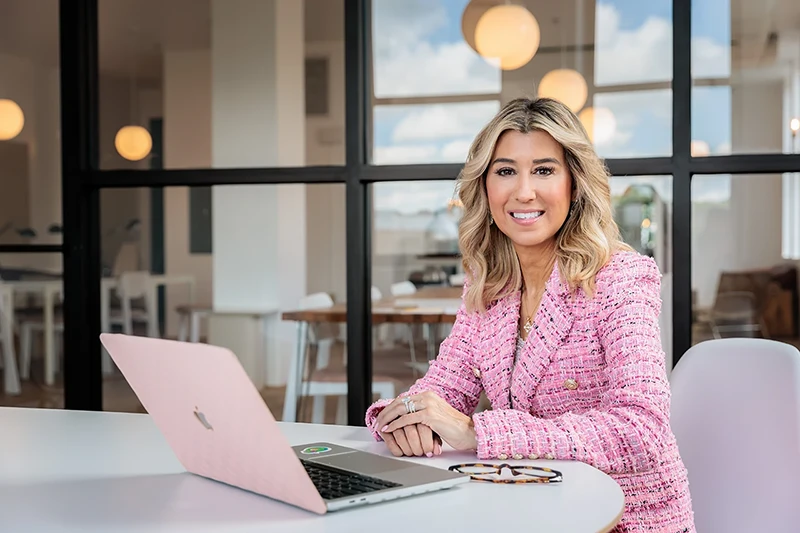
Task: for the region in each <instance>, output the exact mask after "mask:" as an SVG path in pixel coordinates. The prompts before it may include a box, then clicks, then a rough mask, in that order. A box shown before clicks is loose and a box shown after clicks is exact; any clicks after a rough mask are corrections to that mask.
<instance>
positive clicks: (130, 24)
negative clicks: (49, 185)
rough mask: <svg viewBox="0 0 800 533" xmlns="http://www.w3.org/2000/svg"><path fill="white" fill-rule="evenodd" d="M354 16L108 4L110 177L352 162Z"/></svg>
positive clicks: (233, 5) (105, 123) (105, 53)
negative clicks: (348, 123)
mask: <svg viewBox="0 0 800 533" xmlns="http://www.w3.org/2000/svg"><path fill="white" fill-rule="evenodd" d="M343 6H344V4H343V2H342V1H333V2H332V1H329V0H302V1H301V0H297V1H293V2H279V1H275V0H267V1H264V0H229V1H228V0H211V1H210V2H200V3H198V2H194V1H192V0H171V1H169V2H163V3H161V4H154V5H153V6H151V8H148V9H141V8H140V7H139V2H136V1H134V0H100V2H99V41H100V43H99V60H100V65H99V76H100V79H99V83H100V168H103V169H116V168H135V169H148V168H153V167H156V168H161V167H162V166H163V168H230V167H240V168H241V167H285V166H306V165H340V164H344V116H345V113H344V7H343ZM124 128H127V129H124Z"/></svg>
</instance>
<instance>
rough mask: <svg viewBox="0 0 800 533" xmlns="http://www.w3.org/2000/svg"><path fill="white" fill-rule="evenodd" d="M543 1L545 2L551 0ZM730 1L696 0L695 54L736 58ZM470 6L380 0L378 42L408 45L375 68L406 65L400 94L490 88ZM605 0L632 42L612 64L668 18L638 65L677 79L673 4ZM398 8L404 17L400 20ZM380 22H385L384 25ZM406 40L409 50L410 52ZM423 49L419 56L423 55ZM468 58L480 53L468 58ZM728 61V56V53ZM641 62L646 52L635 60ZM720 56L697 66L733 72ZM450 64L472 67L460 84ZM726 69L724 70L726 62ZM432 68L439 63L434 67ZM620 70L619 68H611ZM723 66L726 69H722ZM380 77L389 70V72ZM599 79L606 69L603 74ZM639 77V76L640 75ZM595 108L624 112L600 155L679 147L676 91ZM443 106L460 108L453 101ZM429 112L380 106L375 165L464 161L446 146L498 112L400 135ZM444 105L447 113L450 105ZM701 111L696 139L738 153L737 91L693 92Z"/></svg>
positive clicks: (646, 76) (608, 97)
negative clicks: (435, 131)
mask: <svg viewBox="0 0 800 533" xmlns="http://www.w3.org/2000/svg"><path fill="white" fill-rule="evenodd" d="M540 1H542V2H544V1H545V0H540ZM729 2H730V0H695V1H693V2H692V20H693V26H692V38H693V42H696V44H695V46H694V47H693V53H694V52H696V51H698V50H700V48H701V46H706V47H708V46H710V47H711V48H712V49H714V50H712V51H716V53H718V54H719V53H722V54H724V53H725V51H727V54H729V53H730V52H729V51H728V50H729V43H730V28H729V23H728V21H729V20H730V5H729ZM467 4H468V0H374V2H373V5H374V7H373V12H374V13H378V15H376V27H375V28H374V31H375V34H376V42H378V41H380V43H382V44H383V46H384V49H383V50H384V51H386V50H389V52H388V53H389V54H392V53H394V51H395V49H397V50H399V51H398V52H397V57H393V58H387V59H385V60H383V59H382V58H381V57H380V55H379V54H377V53H376V72H377V71H378V70H379V68H380V67H381V66H386V64H384V65H381V64H380V62H381V61H385V62H389V61H390V59H391V60H397V61H398V63H397V67H398V68H394V69H389V70H388V74H389V75H392V76H396V77H397V82H396V83H402V84H404V86H403V89H402V90H403V91H407V92H400V93H398V95H412V94H414V93H413V86H414V83H409V80H410V81H411V82H417V83H418V86H419V87H420V89H418V92H417V93H416V94H417V95H422V94H424V92H425V90H426V88H429V87H433V86H434V85H436V84H437V83H439V85H440V87H439V89H438V90H437V89H431V90H432V91H433V92H432V93H429V94H468V93H469V92H470V91H471V92H476V91H475V90H474V89H471V88H470V87H471V86H472V84H476V83H483V84H484V85H483V86H484V87H491V86H492V76H493V75H495V76H496V79H498V78H499V75H500V73H497V72H495V73H494V74H493V72H494V71H493V70H492V69H490V68H487V66H486V65H485V64H483V63H481V61H482V60H480V58H479V57H478V56H477V54H475V53H474V52H472V51H471V50H469V49H468V48H466V44H465V43H464V40H463V36H462V34H461V14H462V12H463V10H464V8H465V6H466V5H467ZM527 5H528V6H530V9H531V11H532V12H533V13H534V15H535V14H536V13H535V5H536V4H535V3H533V2H532V1H530V0H529V1H528V2H527ZM601 6H602V7H604V8H609V7H610V8H613V11H614V12H615V14H616V16H617V17H618V27H617V31H615V32H613V33H614V35H612V37H615V36H616V34H620V35H626V36H627V39H628V40H624V39H625V38H624V37H621V38H620V39H623V40H620V42H619V47H617V48H613V45H612V47H611V48H610V49H609V50H610V51H609V52H608V53H610V54H614V55H611V56H607V57H610V58H611V61H612V63H613V62H614V61H616V60H617V57H616V54H621V55H620V59H625V58H626V57H627V55H626V54H633V55H634V56H635V54H636V53H637V50H636V48H637V47H636V46H630V45H629V42H634V43H635V42H636V41H631V39H636V38H642V40H643V41H647V37H648V35H646V33H647V29H649V28H651V27H652V26H651V25H652V24H653V23H654V21H655V22H657V23H660V24H661V26H656V28H657V29H658V28H661V29H662V33H664V31H665V30H664V28H665V25H668V28H667V30H668V31H666V33H664V35H666V37H664V40H663V41H659V42H658V43H656V45H653V46H656V48H657V50H655V52H656V55H655V56H653V58H652V59H651V58H650V57H649V56H647V57H639V58H638V59H640V60H641V64H639V65H638V67H639V68H642V69H644V71H643V73H642V78H641V80H653V81H657V80H659V79H663V80H668V79H670V77H671V67H670V63H669V62H671V46H672V40H671V24H672V1H671V0H648V1H643V0H604V1H603V2H599V3H598V5H597V6H596V7H595V9H598V10H599V9H600V8H601ZM381 10H384V13H385V16H384V17H383V18H380V14H379V13H380V12H381ZM403 10H405V12H403ZM389 12H391V13H389ZM597 13H599V12H596V14H597ZM398 14H399V15H401V16H399V17H398V16H397V15H398ZM598 17H599V15H598ZM598 17H596V18H598ZM415 21H416V23H415ZM379 25H382V26H383V27H377V26H379ZM395 26H396V28H397V29H396V30H395V29H394V27H395ZM415 28H417V29H418V30H417V31H418V33H417V34H414V33H413V32H414V29H415ZM644 28H646V29H644ZM637 31H638V32H639V33H637ZM395 38H396V39H395ZM403 38H404V39H405V40H403ZM380 43H379V44H380ZM376 46H378V44H376ZM403 46H406V47H407V50H404V49H402V48H403ZM459 47H460V48H461V54H460V55H459V54H458V53H456V52H454V51H453V49H454V48H459ZM439 52H441V54H442V58H444V59H443V60H442V61H444V62H440V63H435V67H434V66H431V65H433V64H434V62H435V60H436V57H435V56H436V55H437V54H438V53H439ZM651 52H652V50H651ZM414 53H417V54H419V55H418V56H417V57H414ZM642 53H645V52H642ZM446 54H449V55H446ZM467 55H471V56H473V57H467ZM598 55H599V54H598ZM623 56H625V57H623ZM720 57H723V58H724V57H725V56H724V55H723V56H720ZM634 59H637V58H635V57H634ZM714 59H715V58H714V57H713V56H712V57H711V59H709V60H708V63H706V64H705V65H701V66H700V67H698V68H699V70H700V71H702V72H703V73H706V72H711V73H712V76H714V75H718V72H717V71H716V70H715V69H717V70H719V69H722V71H724V70H725V68H727V66H726V65H725V63H726V61H719V60H718V59H717V60H716V61H715V60H714ZM447 61H450V62H451V64H456V63H457V64H458V65H459V67H461V65H463V68H462V70H463V69H467V70H468V71H469V72H467V75H465V76H463V77H462V79H461V80H460V81H457V82H452V80H449V81H451V82H452V83H449V84H448V80H446V79H445V80H442V79H440V78H442V77H446V76H450V75H452V72H446V67H447V66H448V63H447ZM426 63H431V65H426ZM634 63H635V62H634ZM654 63H655V64H654ZM698 65H700V63H699V62H696V63H695V66H698ZM717 65H722V66H721V67H718V66H717ZM426 66H428V67H430V68H428V69H427V70H426ZM605 66H608V64H606V65H605ZM612 66H614V65H613V64H612ZM634 66H636V65H634ZM632 68H633V67H632ZM709 69H710V70H709ZM715 72H717V74H714V73H715ZM665 73H666V75H665ZM381 74H382V75H387V71H384V72H382V73H381ZM461 74H463V73H461ZM473 74H474V75H473ZM376 75H377V74H376ZM596 75H601V74H599V71H596ZM623 75H624V74H623ZM631 75H632V76H636V73H635V72H633V73H632V74H631ZM479 78H480V81H479ZM511 78H513V75H512V76H511ZM632 79H633V80H636V78H635V77H634V78H632ZM383 81H384V83H383V89H384V90H386V88H387V87H391V86H392V85H391V84H389V83H387V82H386V81H385V80H383ZM495 81H496V80H495ZM612 81H613V80H612ZM376 83H377V82H376ZM409 87H411V89H410V88H409ZM389 90H391V89H389ZM478 92H480V91H478ZM483 92H491V91H483ZM589 104H591V103H589ZM589 104H587V105H589ZM594 105H595V106H601V105H603V106H607V107H609V108H610V109H611V110H612V111H613V113H614V115H615V117H617V134H616V136H615V138H614V139H613V140H612V142H611V143H610V144H607V145H599V146H598V151H599V152H600V153H601V155H603V156H605V157H630V156H638V157H647V156H663V155H669V154H670V153H671V151H672V146H671V144H672V143H671V128H672V117H671V94H670V91H669V90H668V89H656V90H653V91H640V92H638V94H635V93H616V94H613V93H612V94H601V95H596V96H595V101H594ZM444 107H446V108H448V109H453V106H444ZM426 111H429V112H433V111H434V110H433V106H402V107H401V106H384V107H381V108H377V109H375V112H374V121H373V132H374V146H375V158H376V159H375V162H376V163H379V164H380V163H403V162H408V163H417V162H461V161H463V160H462V159H460V158H459V157H460V156H459V155H458V154H459V153H460V152H459V151H458V150H456V149H446V145H449V146H450V148H454V145H458V144H459V143H460V145H464V146H466V145H468V142H469V141H471V140H472V137H473V136H474V135H475V133H477V131H478V129H479V127H480V125H481V124H482V123H483V122H484V121H485V120H488V119H489V118H490V117H491V112H489V113H487V112H486V108H485V107H484V108H483V113H484V114H486V116H485V119H484V118H482V115H481V112H475V113H473V114H472V115H473V116H472V117H471V118H470V120H468V121H466V122H465V123H464V126H465V129H464V131H456V130H453V129H452V128H451V129H450V130H448V131H446V132H443V133H442V135H441V136H440V137H435V136H434V135H426V132H425V131H421V132H420V135H421V137H420V139H414V138H410V137H408V136H406V137H404V138H403V139H402V140H399V139H398V137H399V136H398V134H397V132H398V129H399V128H401V127H402V125H403V124H404V123H405V124H406V126H407V125H408V122H409V120H412V119H415V118H419V119H420V120H421V121H422V122H424V120H423V116H422V115H424V114H425V112H426ZM437 111H439V112H441V111H442V109H439V110H437ZM692 111H693V127H692V137H693V139H702V140H703V141H705V142H706V143H707V144H708V145H709V147H710V149H711V152H712V153H714V152H718V151H719V149H720V148H721V149H722V151H723V152H724V150H725V149H726V146H727V149H729V146H730V132H731V117H730V115H731V98H730V89H729V88H728V87H725V86H715V87H696V88H695V89H694V90H693V102H692ZM412 113H413V114H414V115H413V116H412ZM434 125H435V124H434ZM406 129H407V128H406ZM445 129H447V128H445ZM403 150H407V151H408V154H407V155H408V158H409V159H407V160H404V159H403V157H404V155H403V153H404V152H403ZM448 157H449V158H450V159H448ZM382 158H383V159H382ZM398 158H399V160H398ZM419 186H422V185H421V184H416V185H415V187H419ZM376 190H377V189H376ZM386 192H387V193H388V192H389V189H386ZM420 207H423V206H420Z"/></svg>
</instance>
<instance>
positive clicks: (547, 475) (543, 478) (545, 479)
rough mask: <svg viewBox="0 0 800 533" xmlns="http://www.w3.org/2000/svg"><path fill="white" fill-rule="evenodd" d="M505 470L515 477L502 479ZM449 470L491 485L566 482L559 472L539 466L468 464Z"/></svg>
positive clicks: (455, 466)
mask: <svg viewBox="0 0 800 533" xmlns="http://www.w3.org/2000/svg"><path fill="white" fill-rule="evenodd" d="M504 469H508V470H509V471H511V475H512V476H514V477H513V478H507V477H502V475H503V470H504ZM448 470H452V471H454V472H461V473H462V474H469V476H470V477H471V478H472V479H474V480H475V481H488V482H490V483H560V482H562V481H563V480H564V478H563V475H562V474H561V472H559V471H558V470H551V469H550V468H544V467H538V466H522V465H509V464H506V463H503V464H499V465H493V464H487V463H467V464H461V465H453V466H451V467H449V468H448ZM517 476H520V477H517Z"/></svg>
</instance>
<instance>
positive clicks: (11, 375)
mask: <svg viewBox="0 0 800 533" xmlns="http://www.w3.org/2000/svg"><path fill="white" fill-rule="evenodd" d="M13 294H14V293H13V291H12V290H11V288H10V287H9V286H6V285H3V282H2V281H0V352H2V357H0V368H2V369H3V376H4V384H3V389H4V390H5V393H6V394H9V395H17V394H20V393H21V392H22V386H21V383H20V381H19V374H18V373H17V354H16V350H15V349H14V319H13V318H12V317H13V312H14V301H13Z"/></svg>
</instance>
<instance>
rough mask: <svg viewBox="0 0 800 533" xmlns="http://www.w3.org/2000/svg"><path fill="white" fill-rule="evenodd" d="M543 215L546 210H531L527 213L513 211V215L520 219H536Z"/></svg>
mask: <svg viewBox="0 0 800 533" xmlns="http://www.w3.org/2000/svg"><path fill="white" fill-rule="evenodd" d="M542 215H544V211H529V212H527V213H520V212H516V211H512V212H511V216H512V217H514V218H516V219H518V220H535V219H537V218H539V217H540V216H542Z"/></svg>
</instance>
